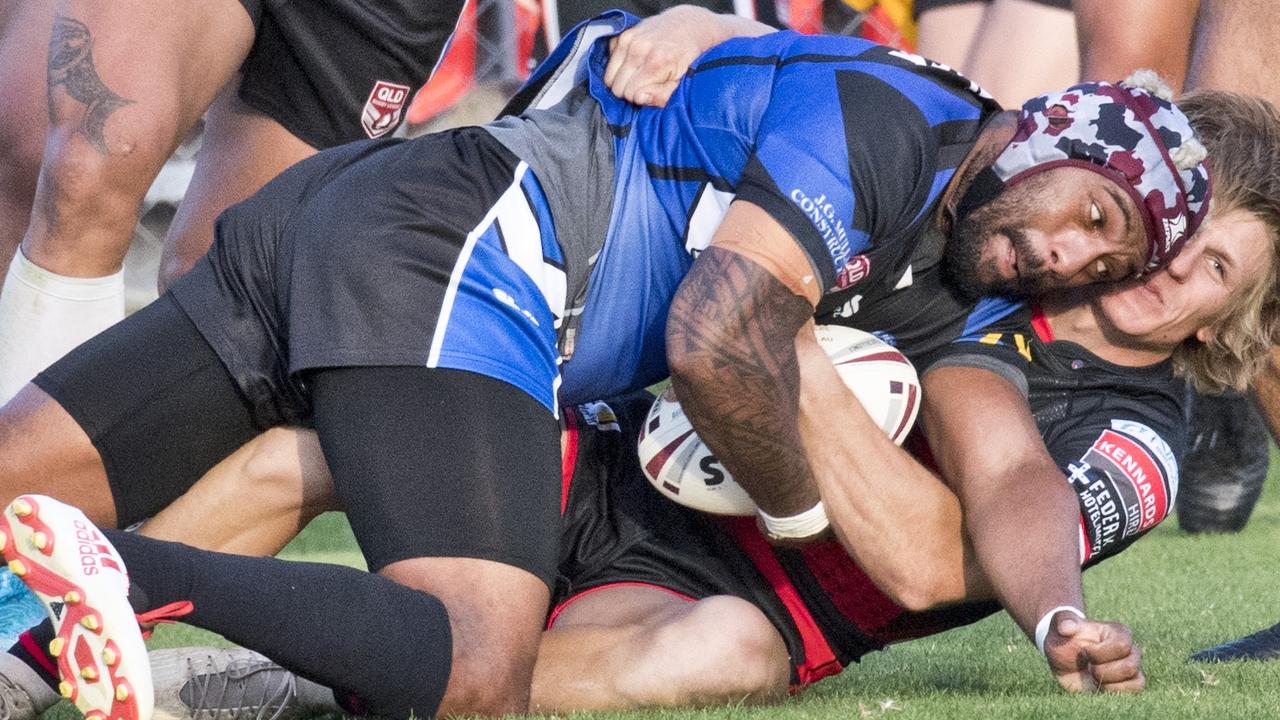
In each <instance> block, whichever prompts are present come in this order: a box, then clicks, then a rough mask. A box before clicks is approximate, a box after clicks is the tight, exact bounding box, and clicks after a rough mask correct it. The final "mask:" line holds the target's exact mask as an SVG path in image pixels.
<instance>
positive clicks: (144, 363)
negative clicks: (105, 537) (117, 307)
mask: <svg viewBox="0 0 1280 720" xmlns="http://www.w3.org/2000/svg"><path fill="white" fill-rule="evenodd" d="M33 382H34V383H35V384H36V385H37V386H39V388H40V389H41V390H44V391H45V392H46V393H48V394H49V395H50V396H51V397H52V398H53V399H54V400H56V401H57V402H58V404H60V405H61V406H62V407H63V409H65V410H66V411H67V412H68V413H69V414H70V415H71V417H72V418H74V419H75V421H76V422H77V423H79V425H80V427H81V428H83V429H84V431H85V433H87V434H88V436H89V439H90V440H91V441H92V442H93V446H94V447H95V448H97V449H98V453H99V454H100V455H101V456H102V462H103V465H104V466H105V467H106V471H107V481H108V483H109V484H110V486H111V493H112V495H113V499H114V500H115V506H116V518H117V522H118V523H119V524H120V526H121V527H127V526H129V525H132V524H133V523H136V522H139V521H141V520H144V519H146V518H148V517H150V516H152V515H154V514H155V513H156V512H158V511H160V509H162V508H164V507H165V506H166V505H168V504H169V503H171V502H173V501H174V500H175V499H177V498H178V496H179V495H181V494H183V493H184V492H186V491H187V490H188V489H189V488H190V487H191V486H192V485H193V484H194V483H195V482H196V480H198V479H200V476H202V475H203V474H204V473H205V472H206V471H207V470H208V469H209V468H211V467H213V466H214V465H215V464H217V463H218V462H219V461H220V460H222V459H223V458H224V457H226V456H227V455H229V454H231V453H232V452H234V451H235V449H236V448H238V447H240V446H241V445H243V444H244V443H246V442H248V441H249V440H250V439H251V438H253V437H254V436H255V435H257V434H258V433H259V432H261V431H262V430H263V428H262V427H261V426H259V425H258V424H256V423H255V422H254V419H253V415H254V413H253V410H252V408H251V407H250V406H249V404H248V403H247V402H246V401H245V399H244V396H243V395H242V394H241V392H240V390H239V388H238V387H237V386H236V384H235V383H234V382H233V380H232V378H231V376H230V375H229V374H228V373H227V370H226V368H225V367H224V366H223V365H222V362H221V361H220V360H219V359H218V356H217V355H216V354H215V353H214V352H213V349H212V348H211V347H209V344H208V343H207V342H205V340H204V338H203V337H201V336H200V333H199V332H197V331H196V328H195V326H194V325H193V324H192V323H191V320H190V319H188V318H187V316H186V314H185V313H184V312H183V311H182V310H181V309H180V308H179V307H178V305H177V304H176V303H175V302H174V301H173V299H172V298H171V297H169V296H168V295H164V296H162V297H161V298H160V299H159V300H156V301H155V302H153V303H151V304H150V305H148V306H146V307H144V308H143V309H141V310H139V311H138V312H136V313H134V314H133V315H131V316H129V317H128V318H126V319H125V320H124V321H122V322H119V323H117V324H116V325H114V326H112V327H110V328H108V329H107V330H106V331H104V332H102V333H101V334H99V335H96V336H94V337H93V338H91V339H90V340H88V341H87V342H85V343H84V344H82V345H80V346H79V347H77V348H76V349H74V350H72V351H71V352H70V353H68V354H67V355H66V356H65V357H63V358H62V359H61V360H59V361H58V362H56V363H54V364H53V365H52V366H50V367H49V368H48V369H46V370H45V371H44V372H42V373H40V374H39V375H37V376H36V378H35V380H34V381H33Z"/></svg>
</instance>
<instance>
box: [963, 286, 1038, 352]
mask: <svg viewBox="0 0 1280 720" xmlns="http://www.w3.org/2000/svg"><path fill="white" fill-rule="evenodd" d="M1021 307H1022V301H1021V300H1014V299H1012V298H1007V297H984V298H982V299H981V300H979V301H978V304H977V305H976V306H974V308H973V312H971V313H969V317H968V318H967V319H966V320H965V323H964V331H963V332H961V333H960V337H959V338H958V339H956V340H955V342H976V341H977V340H980V339H981V338H982V336H983V335H986V334H987V328H989V327H991V325H992V324H993V323H996V322H999V321H1000V320H1003V319H1004V318H1006V317H1008V316H1010V315H1012V314H1013V313H1014V312H1016V311H1017V310H1018V309H1019V308H1021Z"/></svg>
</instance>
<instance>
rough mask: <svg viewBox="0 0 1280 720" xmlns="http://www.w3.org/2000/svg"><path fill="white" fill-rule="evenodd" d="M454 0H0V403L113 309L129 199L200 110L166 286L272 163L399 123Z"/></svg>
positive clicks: (167, 253) (135, 200)
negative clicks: (200, 129)
mask: <svg viewBox="0 0 1280 720" xmlns="http://www.w3.org/2000/svg"><path fill="white" fill-rule="evenodd" d="M461 8H462V0H436V1H433V2H413V1H409V0H397V1H394V2H388V1H387V0H381V1H379V2H369V1H368V0H361V1H357V2H337V1H328V0H322V1H318V2H305V3H279V2H265V1H264V0H238V1H237V0H202V1H201V2H194V3H191V2H189V3H179V4H174V3H172V2H169V1H168V0H144V1H141V2H130V3H98V2H90V1H87V0H4V2H0V64H2V65H3V67H4V68H5V73H4V76H3V78H2V79H0V96H2V97H4V99H5V101H6V108H7V109H6V111H5V113H4V115H3V116H0V138H3V139H4V141H3V142H0V156H2V158H3V159H2V160H0V161H2V162H3V163H4V167H5V168H6V172H5V174H4V179H3V180H2V181H0V269H2V268H5V267H7V268H8V275H7V277H5V279H3V280H2V281H0V283H2V284H3V288H2V289H0V402H4V401H7V400H8V399H9V398H10V397H12V396H13V395H14V394H15V393H16V392H17V391H18V390H20V389H21V388H22V386H23V385H25V384H26V383H27V382H28V381H29V380H30V379H31V378H32V377H33V376H34V375H35V374H36V373H37V372H38V371H40V370H42V369H44V368H45V367H46V366H48V365H49V363H51V362H53V361H54V360H56V359H57V358H59V357H61V356H62V355H63V354H64V353H66V351H68V350H70V349H71V348H73V347H75V346H76V345H78V344H80V343H81V342H82V341H84V340H86V339H88V338H89V337H91V336H92V335H94V334H95V333H97V332H99V331H100V330H102V329H103V328H105V327H107V326H109V325H111V324H112V323H115V322H117V321H119V320H120V319H121V318H123V317H124V313H125V301H124V280H123V275H122V271H121V265H122V263H123V261H124V256H125V251H126V250H128V248H129V242H130V239H131V237H132V232H133V228H134V225H136V224H137V221H138V207H139V205H140V204H141V203H142V200H143V196H144V195H145V193H146V192H147V188H148V187H149V186H150V185H151V183H152V181H153V180H154V179H155V178H156V175H157V173H159V172H160V169H161V167H162V165H163V164H164V162H165V160H166V159H167V158H168V157H169V156H170V154H172V152H173V150H174V148H176V147H177V145H178V143H180V142H181V141H182V140H183V138H184V137H185V136H186V135H187V134H188V133H189V132H190V131H191V129H192V127H193V126H194V125H195V124H196V123H197V122H198V121H199V120H200V118H201V117H202V116H203V117H205V125H204V133H203V137H202V141H201V151H200V154H199V156H198V158H197V162H196V165H195V175H194V176H193V178H192V180H191V184H190V187H189V189H188V190H187V193H186V196H185V197H184V199H183V201H182V203H181V205H180V206H179V209H178V213H177V216H176V217H175V218H174V221H173V224H172V225H171V226H170V230H169V234H168V237H167V238H166V242H165V249H164V257H163V260H162V265H163V267H162V269H161V277H160V284H161V287H165V286H167V285H168V284H169V283H171V282H172V281H173V280H174V279H176V278H177V277H178V276H179V275H180V274H181V273H183V272H185V271H186V270H187V269H188V268H189V267H191V265H192V264H193V263H194V262H195V261H196V259H198V258H199V257H200V256H201V255H203V254H204V252H205V250H207V249H208V248H209V244H210V243H211V242H212V240H213V222H214V219H215V218H216V217H217V215H218V213H220V212H222V211H223V210H224V209H226V208H227V207H228V206H229V205H232V204H234V203H236V202H239V201H241V200H243V199H245V198H246V197H248V196H249V195H251V194H253V193H254V192H255V191H256V190H258V188H260V187H262V185H263V184H264V183H265V182H266V181H267V180H269V179H271V178H272V177H273V176H275V175H276V174H278V173H279V172H280V171H281V170H283V169H285V168H286V167H288V166H290V165H292V164H293V163H295V162H297V161H299V160H301V159H303V158H305V157H308V156H309V155H312V154H313V153H315V152H316V150H318V149H321V148H327V147H333V146H335V145H338V144H341V143H345V142H350V141H352V140H357V139H361V138H368V137H377V136H381V135H384V134H386V133H390V132H392V131H393V130H395V128H396V127H397V126H398V125H399V124H400V119H401V117H402V116H403V110H404V108H405V107H406V106H407V104H408V102H409V100H410V99H411V97H410V93H411V92H412V91H413V90H414V89H415V88H417V87H418V86H419V85H421V84H422V83H423V82H425V81H426V79H427V76H428V75H430V73H431V71H432V69H433V67H434V65H435V63H436V60H437V58H439V57H440V54H441V52H442V50H443V48H444V46H445V43H446V41H447V40H448V38H449V36H450V34H451V33H452V32H453V28H454V24H455V23H456V22H457V18H458V14H459V12H460V10H461ZM46 59H47V64H46ZM37 178H38V182H37ZM33 208H34V212H33ZM24 233H25V236H24ZM19 242H21V252H17V254H16V255H15V251H16V250H17V248H18V244H19ZM10 258H13V260H12V263H11V262H10Z"/></svg>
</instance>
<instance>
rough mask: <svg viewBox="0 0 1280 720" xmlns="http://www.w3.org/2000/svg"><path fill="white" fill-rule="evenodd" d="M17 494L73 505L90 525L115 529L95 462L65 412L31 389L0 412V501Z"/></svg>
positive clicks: (98, 464) (94, 455)
mask: <svg viewBox="0 0 1280 720" xmlns="http://www.w3.org/2000/svg"><path fill="white" fill-rule="evenodd" d="M23 493H41V494H44V495H49V496H52V497H55V498H57V499H59V500H62V501H63V502H67V503H76V504H77V505H79V506H80V507H81V508H82V509H83V510H84V513H85V515H88V516H89V518H90V519H92V520H93V521H94V522H96V523H99V524H101V525H103V526H106V527H115V524H116V509H115V504H114V502H113V501H112V497H111V487H110V485H108V484H107V471H106V469H105V468H104V467H103V465H102V458H101V456H99V455H98V451H97V449H95V448H94V447H93V443H91V442H89V436H88V435H86V434H85V432H84V430H82V429H81V428H80V425H79V424H77V423H76V421H75V420H74V419H72V417H71V416H70V415H68V414H67V411H66V410H64V409H63V408H62V406H61V405H59V404H58V403H57V402H56V401H54V399H53V398H51V397H49V396H48V394H46V393H45V392H44V391H43V390H41V389H40V388H38V387H36V386H34V385H27V386H26V387H25V388H24V389H23V390H22V392H20V393H18V394H17V396H15V397H14V398H13V399H12V400H10V401H9V403H8V404H7V405H5V406H4V407H3V408H0V501H3V502H8V501H9V500H12V499H13V498H15V497H17V496H19V495H22V494H23Z"/></svg>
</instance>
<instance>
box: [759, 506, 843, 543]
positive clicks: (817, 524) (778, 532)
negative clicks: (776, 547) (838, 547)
mask: <svg viewBox="0 0 1280 720" xmlns="http://www.w3.org/2000/svg"><path fill="white" fill-rule="evenodd" d="M756 512H758V513H759V514H760V519H761V520H763V521H764V527H765V529H766V530H768V531H769V537H770V538H772V539H774V540H782V539H786V538H806V537H809V536H810V535H817V534H818V533H820V532H822V531H823V530H826V529H827V526H828V525H830V524H831V523H830V522H829V521H828V520H827V511H826V510H825V509H824V508H823V507H822V501H821V500H819V501H818V504H817V505H814V506H813V507H811V508H809V509H808V510H805V511H804V512H802V513H800V514H799V515H792V516H791V517H782V518H778V517H774V516H772V515H770V514H769V513H767V512H765V511H763V510H756Z"/></svg>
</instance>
